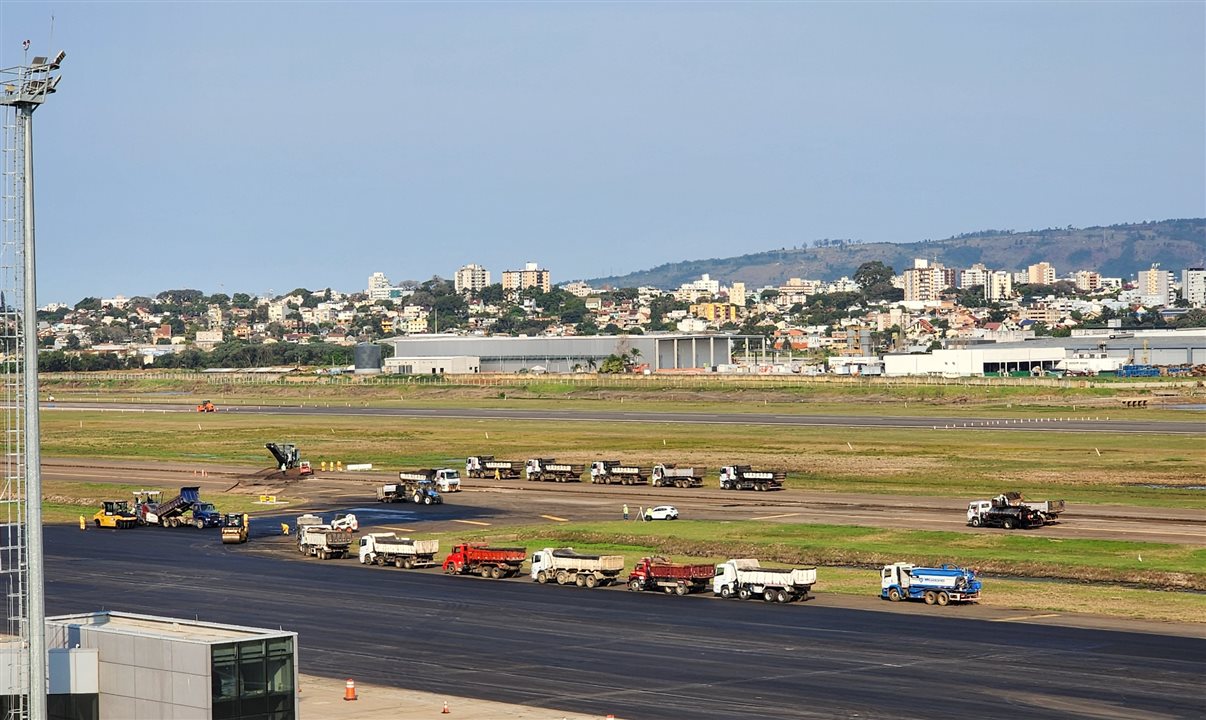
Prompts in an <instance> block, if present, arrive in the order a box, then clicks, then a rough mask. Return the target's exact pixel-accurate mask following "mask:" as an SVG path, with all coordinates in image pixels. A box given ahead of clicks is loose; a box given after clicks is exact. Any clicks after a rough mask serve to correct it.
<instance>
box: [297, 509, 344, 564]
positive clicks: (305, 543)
mask: <svg viewBox="0 0 1206 720" xmlns="http://www.w3.org/2000/svg"><path fill="white" fill-rule="evenodd" d="M303 517H304V516H303ZM351 546H352V533H351V532H349V531H347V530H336V529H335V528H333V527H331V526H330V525H302V526H300V527H299V528H298V532H297V551H298V552H300V553H301V554H302V555H309V556H311V557H316V558H318V559H319V560H326V559H328V558H336V559H338V558H342V557H347V554H348V548H350V547H351Z"/></svg>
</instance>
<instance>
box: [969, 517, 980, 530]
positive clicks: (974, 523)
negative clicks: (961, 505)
mask: <svg viewBox="0 0 1206 720" xmlns="http://www.w3.org/2000/svg"><path fill="white" fill-rule="evenodd" d="M981 522H982V521H981V520H980V518H979V517H978V516H977V517H974V518H972V519H971V526H972V527H980V525H981Z"/></svg>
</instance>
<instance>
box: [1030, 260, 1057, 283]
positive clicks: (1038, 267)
mask: <svg viewBox="0 0 1206 720" xmlns="http://www.w3.org/2000/svg"><path fill="white" fill-rule="evenodd" d="M1026 282H1027V283H1028V284H1030V285H1054V284H1055V268H1054V267H1052V266H1051V263H1049V262H1040V263H1035V264H1034V265H1031V266H1030V267H1028V268H1026Z"/></svg>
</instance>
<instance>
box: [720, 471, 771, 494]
mask: <svg viewBox="0 0 1206 720" xmlns="http://www.w3.org/2000/svg"><path fill="white" fill-rule="evenodd" d="M786 479H787V473H785V472H783V471H782V470H755V469H753V468H751V467H750V466H749V465H727V466H725V467H722V468H720V489H721V490H782V489H783V481H784V480H786Z"/></svg>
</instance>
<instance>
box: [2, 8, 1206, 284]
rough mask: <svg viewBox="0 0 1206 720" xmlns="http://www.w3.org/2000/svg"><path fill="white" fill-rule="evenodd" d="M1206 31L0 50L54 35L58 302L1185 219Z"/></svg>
mask: <svg viewBox="0 0 1206 720" xmlns="http://www.w3.org/2000/svg"><path fill="white" fill-rule="evenodd" d="M52 13H53V15H54V20H53V26H52V23H51V15H52ZM1204 26H1206V5H1203V4H1202V3H1177V2H1164V3H1161V2H1145V3H1126V2H1120V3H1059V2H1052V3H967V4H947V3H908V4H903V3H902V4H884V3H859V4H833V3H707V4H688V3H683V4H677V3H623V4H621V3H581V4H574V3H569V4H566V3H547V4H543V3H502V4H496V3H454V4H438V3H348V4H327V3H315V4H310V3H292V4H290V3H256V2H248V3H238V4H214V3H190V4H185V3H172V4H150V3H106V2H98V3H69V4H66V5H55V4H51V3H43V2H13V1H10V2H5V3H4V4H3V6H0V66H11V65H16V64H19V63H21V62H22V61H23V59H26V56H25V55H24V54H23V53H22V50H21V45H22V41H23V40H25V39H29V40H31V45H32V46H31V49H30V54H29V56H28V57H30V58H31V57H32V56H33V55H44V54H51V53H53V52H54V51H56V50H58V49H60V48H62V49H64V50H66V51H67V61H66V62H65V63H64V65H63V81H62V84H61V85H60V87H59V94H58V95H57V96H56V97H55V102H54V104H53V106H48V107H47V108H46V109H45V110H44V111H42V112H40V113H39V114H38V117H37V118H36V122H35V134H36V152H35V166H36V169H35V179H36V182H37V195H36V199H37V223H38V224H37V227H38V247H39V257H38V270H39V277H38V282H39V297H38V301H39V303H40V304H45V303H49V302H55V301H59V302H69V301H74V300H75V299H79V298H82V297H86V296H95V297H101V296H113V295H116V294H119V293H122V294H126V295H134V294H154V293H156V292H159V291H161V290H164V289H170V288H196V289H201V290H204V291H206V292H209V293H215V292H226V293H227V294H230V293H233V292H254V293H263V292H266V291H267V290H268V289H270V288H271V289H273V290H275V292H276V293H284V292H287V291H289V290H290V289H292V288H294V287H299V286H301V287H307V288H310V289H319V288H323V287H334V288H337V289H338V288H343V289H351V288H359V287H361V286H362V285H363V283H364V279H365V278H366V277H368V276H369V275H370V274H371V273H372V272H375V271H384V272H385V273H386V274H387V275H389V276H390V278H393V279H396V280H401V279H415V280H420V281H421V280H425V279H427V278H430V277H431V276H432V275H440V276H441V277H445V278H451V277H452V276H453V274H454V273H455V272H456V271H457V269H459V268H460V267H462V266H463V265H465V264H467V263H478V264H480V265H482V266H484V267H486V268H488V269H490V270H492V271H494V272H495V273H498V274H500V273H501V272H502V271H503V270H508V269H520V268H522V267H523V264H524V263H525V262H527V261H531V260H536V261H539V263H540V265H541V267H542V268H547V269H548V270H549V271H550V273H551V275H552V277H553V281H554V282H564V281H568V280H572V279H575V278H590V277H598V276H605V275H619V274H625V273H628V272H632V271H635V270H641V269H646V268H651V267H654V266H656V265H659V264H662V263H666V262H677V261H681V260H691V259H702V258H708V257H724V256H732V255H739V254H744V253H748V252H757V251H762V250H770V249H774V248H778V247H783V246H795V245H800V244H803V243H806V242H811V241H814V240H816V239H820V238H850V239H855V240H862V241H864V242H868V243H871V242H882V241H891V242H902V241H903V242H915V241H919V240H923V239H926V238H932V239H940V238H945V237H949V236H952V235H957V234H960V233H965V232H973V231H976V230H982V229H985V228H1013V229H1017V230H1028V229H1040V228H1045V227H1064V226H1067V225H1074V226H1077V227H1084V226H1089V225H1110V224H1115V223H1123V222H1139V221H1144V220H1161V219H1167V218H1188V217H1202V216H1206V164H1204V163H1203V158H1204V157H1206V33H1204V32H1203V27H1204ZM52 28H53V31H52ZM897 270H898V271H900V270H902V268H897ZM1060 270H1061V272H1062V271H1063V269H1062V268H1061V269H1060ZM497 277H498V275H497V274H496V278H497ZM496 281H497V280H496Z"/></svg>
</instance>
